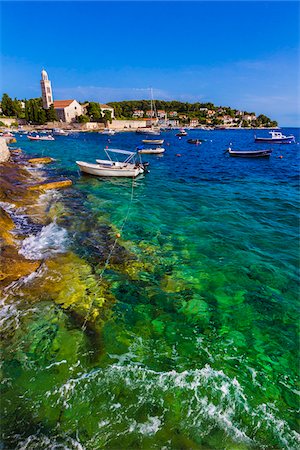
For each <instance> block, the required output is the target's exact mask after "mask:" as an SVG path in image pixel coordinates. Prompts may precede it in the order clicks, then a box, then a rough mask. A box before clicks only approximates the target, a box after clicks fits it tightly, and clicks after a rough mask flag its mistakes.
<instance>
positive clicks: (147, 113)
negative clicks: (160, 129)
mask: <svg viewBox="0 0 300 450" xmlns="http://www.w3.org/2000/svg"><path fill="white" fill-rule="evenodd" d="M146 117H154V111H151V110H148V111H146Z"/></svg>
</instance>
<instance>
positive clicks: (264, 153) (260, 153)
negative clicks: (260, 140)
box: [227, 148, 273, 158]
mask: <svg viewBox="0 0 300 450" xmlns="http://www.w3.org/2000/svg"><path fill="white" fill-rule="evenodd" d="M227 151H228V153H229V155H230V156H237V157H240V158H268V157H269V156H270V155H271V153H272V151H273V150H272V149H269V150H255V151H248V150H243V151H241V150H232V149H231V148H228V149H227Z"/></svg>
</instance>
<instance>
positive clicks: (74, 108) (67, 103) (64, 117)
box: [53, 100, 83, 123]
mask: <svg viewBox="0 0 300 450" xmlns="http://www.w3.org/2000/svg"><path fill="white" fill-rule="evenodd" d="M53 106H54V109H55V112H56V115H57V118H58V120H60V121H61V122H68V123H70V122H75V121H76V119H77V117H78V116H81V115H82V113H83V109H82V106H81V105H80V104H79V103H78V102H77V100H55V101H54V102H53Z"/></svg>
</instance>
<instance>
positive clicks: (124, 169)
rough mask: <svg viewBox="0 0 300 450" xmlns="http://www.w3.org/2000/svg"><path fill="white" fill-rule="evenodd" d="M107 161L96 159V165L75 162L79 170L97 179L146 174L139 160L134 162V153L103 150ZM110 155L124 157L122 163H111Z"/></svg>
mask: <svg viewBox="0 0 300 450" xmlns="http://www.w3.org/2000/svg"><path fill="white" fill-rule="evenodd" d="M104 151H105V153H106V155H107V158H108V159H97V160H96V163H97V164H92V163H88V162H84V161H76V164H77V165H78V166H79V168H80V170H81V171H82V172H84V173H88V174H90V175H96V176H98V177H130V178H135V177H137V176H138V175H140V174H142V173H145V172H147V170H146V164H144V163H142V161H141V159H140V160H139V161H136V153H135V152H129V151H127V150H119V149H108V148H107V149H104ZM111 154H112V155H115V156H116V155H125V159H124V161H113V160H112V157H111Z"/></svg>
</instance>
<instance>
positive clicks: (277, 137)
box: [254, 131, 295, 144]
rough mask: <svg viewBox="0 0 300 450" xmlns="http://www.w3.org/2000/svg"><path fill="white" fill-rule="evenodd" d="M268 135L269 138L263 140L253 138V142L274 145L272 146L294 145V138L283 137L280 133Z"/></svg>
mask: <svg viewBox="0 0 300 450" xmlns="http://www.w3.org/2000/svg"><path fill="white" fill-rule="evenodd" d="M269 134H270V135H271V137H267V138H263V137H256V136H254V140H255V142H267V143H270V142H272V143H274V144H293V143H295V136H294V135H292V134H291V135H290V136H285V135H284V134H282V133H281V132H280V131H270V132H269Z"/></svg>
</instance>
